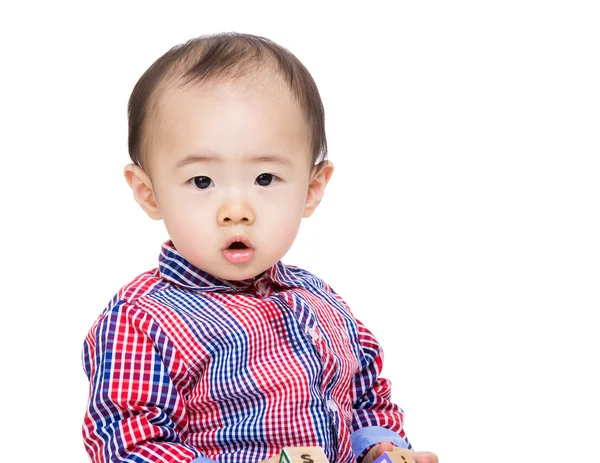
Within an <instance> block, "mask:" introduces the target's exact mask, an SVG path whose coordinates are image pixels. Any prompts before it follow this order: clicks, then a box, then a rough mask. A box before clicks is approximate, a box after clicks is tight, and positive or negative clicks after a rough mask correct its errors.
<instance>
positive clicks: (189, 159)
mask: <svg viewBox="0 0 600 463" xmlns="http://www.w3.org/2000/svg"><path fill="white" fill-rule="evenodd" d="M220 161H222V159H221V158H220V157H218V156H203V155H200V154H190V155H188V156H186V157H185V158H183V159H182V160H181V161H178V162H177V164H175V168H176V169H180V168H182V167H184V166H187V165H188V164H194V163H196V162H204V163H210V162H220Z"/></svg>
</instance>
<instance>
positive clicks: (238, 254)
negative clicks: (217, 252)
mask: <svg viewBox="0 0 600 463" xmlns="http://www.w3.org/2000/svg"><path fill="white" fill-rule="evenodd" d="M223 256H225V259H226V260H227V262H229V263H230V264H245V263H247V262H250V259H252V256H254V249H250V248H248V249H225V250H224V251H223Z"/></svg>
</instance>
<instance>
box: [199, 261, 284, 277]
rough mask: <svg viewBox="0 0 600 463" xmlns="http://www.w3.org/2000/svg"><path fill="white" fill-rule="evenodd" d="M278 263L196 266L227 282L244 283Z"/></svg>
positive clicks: (226, 263)
mask: <svg viewBox="0 0 600 463" xmlns="http://www.w3.org/2000/svg"><path fill="white" fill-rule="evenodd" d="M276 263H277V262H272V263H265V262H263V263H262V265H260V264H258V262H249V263H247V264H230V263H228V262H225V263H222V264H220V265H212V266H205V267H202V266H200V265H196V266H197V267H198V268H199V269H201V270H203V271H205V272H207V273H210V274H211V275H213V276H215V277H217V278H220V279H221V280H227V281H243V280H251V279H253V278H255V277H258V276H260V275H262V274H263V273H264V272H265V271H266V270H268V269H270V268H271V267H272V266H273V265H275V264H276Z"/></svg>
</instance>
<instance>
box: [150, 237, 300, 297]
mask: <svg viewBox="0 0 600 463" xmlns="http://www.w3.org/2000/svg"><path fill="white" fill-rule="evenodd" d="M158 263H159V265H158V270H159V272H160V275H161V276H162V277H163V278H165V279H166V280H169V281H171V282H172V283H175V284H176V285H179V286H183V287H185V288H189V289H194V290H201V291H217V292H231V291H241V290H244V289H247V288H249V287H250V286H252V285H253V284H256V283H257V282H258V281H266V282H267V283H270V284H273V285H275V286H280V287H284V288H290V287H294V286H302V284H301V281H299V280H300V276H299V274H298V272H295V271H294V270H295V267H290V266H287V265H285V264H284V263H282V262H281V261H279V262H277V263H276V264H275V265H273V266H272V267H271V268H269V269H267V270H266V271H265V272H264V273H263V274H262V275H261V276H260V277H258V278H256V277H255V278H250V279H247V280H240V281H232V280H224V279H221V278H218V277H216V276H214V275H211V274H210V273H207V272H205V271H204V270H200V269H199V268H198V267H196V266H194V265H193V264H192V263H190V262H189V261H188V260H187V259H185V257H183V256H182V255H181V254H180V253H179V251H177V249H175V246H174V245H173V242H172V241H166V242H165V243H163V245H162V248H161V252H160V256H159V258H158Z"/></svg>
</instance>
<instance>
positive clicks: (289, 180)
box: [148, 82, 312, 280]
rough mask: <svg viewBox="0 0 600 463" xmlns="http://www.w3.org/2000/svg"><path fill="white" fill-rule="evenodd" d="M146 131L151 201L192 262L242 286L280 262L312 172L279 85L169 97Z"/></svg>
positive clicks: (300, 126) (304, 138)
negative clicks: (153, 197) (153, 200)
mask: <svg viewBox="0 0 600 463" xmlns="http://www.w3.org/2000/svg"><path fill="white" fill-rule="evenodd" d="M150 131H151V132H152V135H150V142H149V143H148V145H149V152H148V154H149V156H148V157H149V159H150V171H151V173H152V186H153V190H154V195H155V198H156V201H157V203H158V207H159V210H160V213H161V216H162V219H163V221H164V223H165V226H166V228H167V231H168V233H169V236H170V238H171V240H172V241H173V243H174V244H175V247H176V248H177V250H178V251H179V252H180V253H181V254H182V255H183V256H184V257H185V258H186V259H187V260H188V261H190V262H191V263H192V264H194V265H195V266H196V267H198V268H200V269H202V270H204V271H206V272H209V273H211V274H213V275H215V276H218V277H220V278H224V279H228V280H243V279H247V278H252V277H254V276H256V275H258V274H260V273H261V272H263V271H264V270H266V269H268V268H269V267H271V266H272V265H273V264H275V263H276V262H277V261H278V260H280V259H281V258H282V257H283V255H284V254H285V253H286V252H287V251H288V250H289V248H290V247H291V245H292V243H293V241H294V239H295V237H296V234H297V232H298V228H299V226H300V222H301V220H302V218H303V216H304V215H305V212H306V211H305V203H306V200H307V192H308V187H309V183H310V179H311V171H312V156H311V152H310V142H309V136H308V128H307V124H306V122H305V119H304V117H303V113H302V110H301V108H300V107H299V105H298V104H297V103H296V102H295V101H294V100H293V97H292V95H291V93H290V91H289V90H287V89H286V88H284V87H283V84H279V83H277V82H273V83H272V84H270V85H264V86H260V87H258V88H257V87H256V86H254V87H250V86H248V85H243V84H241V83H237V84H236V83H230V84H213V85H211V86H201V87H199V88H198V87H191V88H187V89H185V90H182V89H177V88H172V89H167V90H165V91H164V93H163V95H162V96H161V97H160V102H159V108H158V111H157V114H156V122H155V123H154V124H152V125H151V127H150ZM235 241H238V244H233V245H232V242H235ZM240 242H241V243H243V244H241V243H240Z"/></svg>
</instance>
